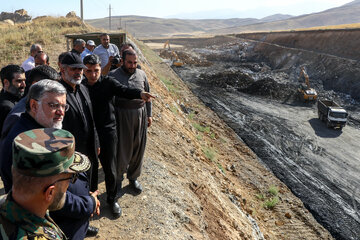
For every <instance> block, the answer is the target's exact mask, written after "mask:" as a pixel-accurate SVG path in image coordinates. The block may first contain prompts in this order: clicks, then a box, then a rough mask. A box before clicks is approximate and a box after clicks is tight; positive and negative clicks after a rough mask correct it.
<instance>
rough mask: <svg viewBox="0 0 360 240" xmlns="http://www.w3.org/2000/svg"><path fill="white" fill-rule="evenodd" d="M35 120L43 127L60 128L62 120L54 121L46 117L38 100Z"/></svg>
mask: <svg viewBox="0 0 360 240" xmlns="http://www.w3.org/2000/svg"><path fill="white" fill-rule="evenodd" d="M35 120H36V122H38V123H39V124H40V125H41V126H43V127H45V128H56V129H62V122H58V121H57V122H54V121H53V119H47V117H46V116H45V112H44V110H43V108H42V105H41V103H40V102H39V110H38V112H37V113H36V115H35Z"/></svg>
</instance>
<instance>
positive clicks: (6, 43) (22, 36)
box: [0, 17, 93, 67]
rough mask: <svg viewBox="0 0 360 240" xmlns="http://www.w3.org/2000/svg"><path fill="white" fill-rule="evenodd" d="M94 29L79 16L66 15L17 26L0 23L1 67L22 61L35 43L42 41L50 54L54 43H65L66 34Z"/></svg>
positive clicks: (37, 19) (40, 18)
mask: <svg viewBox="0 0 360 240" xmlns="http://www.w3.org/2000/svg"><path fill="white" fill-rule="evenodd" d="M92 30H93V28H92V27H89V26H85V25H84V24H83V23H82V22H81V20H80V19H78V18H65V17H60V18H55V17H38V18H36V19H34V20H33V21H31V22H27V23H21V24H15V26H11V25H7V24H0V42H1V43H2V47H1V49H0V63H1V64H0V67H3V66H5V65H8V64H10V63H14V64H19V62H22V61H23V59H25V58H26V57H27V56H28V54H29V49H30V46H31V44H33V43H40V44H41V45H42V46H43V47H44V49H45V50H46V52H47V53H48V54H49V52H48V51H51V46H52V45H53V44H59V43H63V44H64V45H65V42H66V41H65V37H64V35H65V34H68V33H86V32H90V31H92Z"/></svg>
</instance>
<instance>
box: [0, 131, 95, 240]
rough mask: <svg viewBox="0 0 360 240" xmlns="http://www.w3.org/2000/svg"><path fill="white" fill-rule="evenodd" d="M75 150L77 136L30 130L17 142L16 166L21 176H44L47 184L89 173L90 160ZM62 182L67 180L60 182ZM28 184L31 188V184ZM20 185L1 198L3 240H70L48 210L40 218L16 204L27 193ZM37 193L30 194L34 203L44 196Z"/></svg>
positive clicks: (0, 216) (0, 223) (20, 136)
mask: <svg viewBox="0 0 360 240" xmlns="http://www.w3.org/2000/svg"><path fill="white" fill-rule="evenodd" d="M74 150H75V140H74V136H73V135H72V134H71V133H70V132H68V131H66V130H61V129H54V128H45V129H34V130H30V131H26V132H23V133H20V134H19V135H17V137H16V138H15V139H14V143H13V165H12V167H13V169H14V170H16V171H17V173H18V174H20V175H23V176H28V177H41V178H44V180H45V181H46V177H50V176H57V175H58V174H60V173H74V174H76V173H81V172H84V171H87V170H88V169H89V168H90V161H89V159H88V158H87V157H86V156H84V155H82V154H80V153H77V152H74ZM74 176H76V175H74ZM75 179H76V178H75ZM62 180H67V179H61V180H60V181H62ZM69 180H70V179H69ZM30 181H31V180H30ZM74 182H75V180H74ZM55 183H56V182H55ZM55 183H53V184H55ZM20 184H24V183H20ZM27 184H29V186H31V182H28V183H27ZM19 186H21V185H19V183H18V185H17V186H15V185H14V186H13V188H14V193H13V192H12V191H10V192H9V193H8V195H5V196H2V197H1V198H0V240H8V239H9V240H12V239H67V238H66V236H65V234H64V233H63V232H62V230H61V229H60V228H59V227H58V226H57V225H56V223H55V222H54V221H53V220H52V219H51V218H50V216H49V212H48V210H47V211H46V212H44V216H43V217H40V216H38V215H36V214H34V213H32V212H30V211H29V210H27V209H25V208H23V207H22V206H21V205H20V203H17V202H16V201H15V199H18V201H19V199H21V198H22V197H23V195H22V194H24V193H23V192H22V190H21V187H20V188H19ZM50 186H51V185H50ZM15 189H17V190H16V192H17V193H16V194H15ZM45 190H46V189H45ZM35 194H37V195H35V196H33V195H29V196H30V199H31V200H30V201H34V199H36V200H37V201H38V199H40V197H41V198H43V197H44V196H43V195H42V194H44V193H42V192H41V191H40V193H37V192H36V193H35ZM41 201H43V200H40V202H41ZM20 202H21V200H20ZM36 206H37V205H33V207H36ZM39 207H41V206H39Z"/></svg>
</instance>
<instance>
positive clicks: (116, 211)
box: [109, 201, 122, 218]
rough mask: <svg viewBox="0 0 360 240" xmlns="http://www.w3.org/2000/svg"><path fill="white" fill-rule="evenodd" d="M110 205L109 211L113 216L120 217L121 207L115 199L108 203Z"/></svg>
mask: <svg viewBox="0 0 360 240" xmlns="http://www.w3.org/2000/svg"><path fill="white" fill-rule="evenodd" d="M109 204H110V207H111V212H112V214H113V215H114V217H117V218H118V217H120V216H121V213H122V209H121V207H120V205H119V203H118V202H117V201H115V202H112V203H109Z"/></svg>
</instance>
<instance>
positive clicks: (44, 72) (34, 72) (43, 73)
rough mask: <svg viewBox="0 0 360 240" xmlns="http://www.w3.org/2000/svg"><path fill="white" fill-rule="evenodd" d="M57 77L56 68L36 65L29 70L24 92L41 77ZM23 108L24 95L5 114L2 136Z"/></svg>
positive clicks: (51, 78)
mask: <svg viewBox="0 0 360 240" xmlns="http://www.w3.org/2000/svg"><path fill="white" fill-rule="evenodd" d="M59 77H60V76H59V74H58V73H57V72H56V70H55V69H53V68H52V67H50V66H49V65H40V66H37V67H35V68H33V69H31V70H30V74H29V77H28V78H27V79H26V89H25V94H27V92H28V91H29V88H30V87H31V85H33V84H34V83H36V82H38V81H40V80H43V79H49V80H55V81H58V80H59ZM25 110H26V97H23V98H22V99H21V100H20V101H19V102H18V103H17V104H16V105H15V106H14V107H13V109H12V110H11V111H10V112H9V114H8V115H7V117H6V119H5V121H4V124H3V128H2V132H1V137H2V138H5V137H6V136H7V134H8V133H9V131H10V130H11V128H12V127H13V126H14V124H15V123H16V122H17V121H18V120H19V118H20V116H21V114H22V113H24V112H25Z"/></svg>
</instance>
